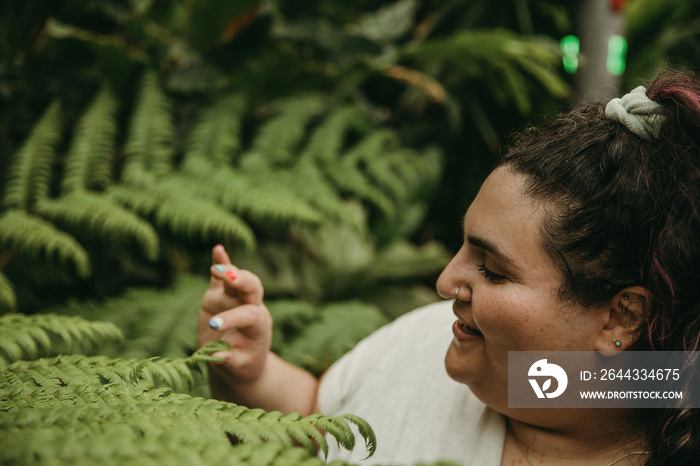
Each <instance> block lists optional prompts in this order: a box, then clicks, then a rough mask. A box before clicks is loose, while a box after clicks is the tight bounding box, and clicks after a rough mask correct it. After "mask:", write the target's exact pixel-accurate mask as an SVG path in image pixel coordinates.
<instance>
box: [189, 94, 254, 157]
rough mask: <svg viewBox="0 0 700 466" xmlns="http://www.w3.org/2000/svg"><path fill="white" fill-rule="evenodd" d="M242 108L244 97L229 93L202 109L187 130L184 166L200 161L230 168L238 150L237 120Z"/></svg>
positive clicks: (238, 131)
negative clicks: (191, 127)
mask: <svg viewBox="0 0 700 466" xmlns="http://www.w3.org/2000/svg"><path fill="white" fill-rule="evenodd" d="M245 109H246V101H245V97H244V96H243V95H241V94H237V93H236V94H229V95H227V96H225V97H224V98H222V99H219V100H217V101H216V102H215V103H214V104H213V105H211V106H210V107H209V108H207V109H205V110H204V111H203V112H202V114H201V116H200V118H199V121H198V122H197V124H196V125H195V127H194V128H193V129H192V130H191V131H190V134H189V137H188V140H187V150H186V152H185V163H184V165H185V166H186V165H187V163H188V162H189V161H191V160H193V159H204V160H208V161H211V162H212V163H214V164H215V165H218V166H227V165H230V164H231V162H232V160H233V158H234V157H235V156H236V155H237V153H238V151H239V150H240V148H241V140H240V138H241V135H240V132H241V120H242V119H243V112H244V111H245Z"/></svg>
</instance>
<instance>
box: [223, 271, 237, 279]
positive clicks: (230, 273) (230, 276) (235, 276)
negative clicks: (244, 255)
mask: <svg viewBox="0 0 700 466" xmlns="http://www.w3.org/2000/svg"><path fill="white" fill-rule="evenodd" d="M226 275H228V276H229V278H230V279H231V280H235V279H237V278H238V275H236V272H234V271H233V270H229V271H228V272H226Z"/></svg>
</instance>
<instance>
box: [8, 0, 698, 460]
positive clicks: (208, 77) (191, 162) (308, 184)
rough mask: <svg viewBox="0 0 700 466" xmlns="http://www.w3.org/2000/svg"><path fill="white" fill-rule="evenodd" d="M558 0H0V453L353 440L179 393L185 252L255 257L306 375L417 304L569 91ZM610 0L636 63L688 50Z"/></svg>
mask: <svg viewBox="0 0 700 466" xmlns="http://www.w3.org/2000/svg"><path fill="white" fill-rule="evenodd" d="M575 3H576V2H560V1H554V0H532V1H524V0H513V1H511V2H505V3H504V2H488V1H485V0H448V1H445V0H442V1H430V0H424V1H418V0H398V1H381V0H362V1H356V2H352V4H348V2H337V1H330V0H312V1H306V2H292V1H290V0H239V1H236V2H219V1H214V0H160V1H155V0H61V1H55V0H37V1H32V2H25V1H24V0H7V1H4V2H2V3H0V172H1V173H3V174H4V175H5V176H3V177H2V180H1V181H0V193H2V194H1V197H0V201H1V207H0V305H1V306H2V309H3V312H6V313H8V314H7V315H6V316H4V317H0V318H2V319H7V320H5V321H4V322H3V323H2V326H1V327H0V329H1V330H0V331H2V332H4V333H3V334H2V335H1V336H2V338H0V361H1V362H2V366H1V367H0V370H2V371H3V372H2V376H1V377H0V402H2V406H3V407H2V411H3V412H0V415H1V416H0V424H2V431H3V435H2V436H0V438H1V439H2V440H0V442H3V445H2V448H0V451H2V453H0V455H2V462H4V463H12V462H16V461H18V462H21V461H23V458H27V457H28V456H26V455H34V457H35V458H47V459H46V462H48V461H49V460H48V458H53V459H57V461H62V462H65V463H67V462H70V463H76V462H78V463H80V462H86V463H87V462H90V464H93V463H94V462H96V461H100V462H106V461H108V459H109V461H112V462H115V464H118V463H120V462H123V461H126V460H132V459H138V460H139V461H140V462H143V463H149V462H152V463H155V464H161V463H162V461H164V458H167V457H168V455H171V456H169V457H170V458H172V457H173V456H172V455H176V456H177V457H178V458H182V457H187V458H188V462H189V463H192V464H199V463H210V462H212V461H221V460H226V461H230V462H238V463H240V462H245V461H247V462H251V463H254V464H298V463H300V462H302V461H310V462H313V461H314V459H313V458H312V457H311V456H310V455H311V453H310V452H311V448H310V445H311V443H309V442H311V441H314V440H315V441H319V440H318V438H317V436H316V434H315V432H316V430H315V427H313V426H314V425H316V426H319V427H322V428H325V429H326V430H328V431H329V432H331V433H332V434H333V435H334V436H336V438H338V439H339V440H340V441H341V443H342V444H343V445H344V446H346V447H348V448H350V447H351V440H349V439H348V437H347V435H346V428H347V422H351V423H353V422H357V423H360V424H361V426H362V432H363V433H364V434H365V435H366V440H367V441H368V444H369V445H370V448H371V446H372V445H373V443H372V442H373V441H372V438H371V430H370V429H369V427H368V426H364V425H363V424H362V422H361V420H358V419H355V418H352V417H348V418H344V419H323V420H319V419H320V418H313V419H300V418H298V417H294V416H293V415H290V416H281V415H279V414H274V413H270V414H267V413H262V412H258V411H255V410H247V409H246V408H243V407H236V406H234V405H230V404H226V403H221V402H215V401H207V400H205V399H202V398H197V396H205V397H206V396H207V395H208V391H207V388H206V386H205V384H204V378H203V377H202V376H201V374H200V372H199V371H198V369H197V368H198V367H200V365H201V364H202V363H203V362H206V361H207V358H208V356H207V353H206V352H201V351H200V352H197V353H195V348H194V325H195V316H196V312H197V309H198V306H199V301H200V299H201V296H202V294H203V292H204V290H205V288H206V286H207V275H208V267H209V265H210V259H209V251H210V249H211V247H212V246H213V245H214V244H217V243H223V244H225V245H226V247H227V249H228V250H229V252H230V253H231V254H232V256H233V258H234V261H235V262H236V263H237V264H238V265H240V266H242V267H245V268H249V269H251V270H253V271H255V272H256V273H258V274H259V275H260V276H261V277H262V279H263V282H264V283H265V285H266V296H267V298H268V305H269V307H270V310H271V312H272V314H273V316H274V318H275V332H274V338H275V340H274V342H273V347H274V349H275V350H276V351H277V352H278V353H280V354H281V355H282V356H283V357H285V358H286V359H288V360H290V361H292V362H294V363H296V364H299V365H302V366H304V367H306V368H307V369H309V370H311V371H312V372H314V373H321V372H322V371H323V370H324V369H325V368H327V367H328V365H329V364H330V363H331V362H332V361H334V360H335V359H336V358H338V357H339V356H340V355H341V354H343V353H344V352H345V351H347V350H348V349H349V348H351V347H352V346H353V345H354V343H355V342H356V341H358V340H359V339H361V338H362V337H364V336H365V335H367V334H368V333H369V332H371V331H372V330H374V329H376V328H377V327H378V326H380V325H382V324H383V323H385V322H387V321H388V320H390V319H392V318H394V317H396V316H397V315H399V314H401V313H403V312H406V311H408V310H410V309H412V308H414V307H416V306H418V305H421V304H425V303H428V302H431V301H434V300H436V299H437V296H436V295H435V293H434V291H433V284H434V280H435V277H436V276H437V273H438V272H439V271H440V270H441V268H442V267H443V266H444V265H445V263H446V261H447V260H448V259H449V256H450V250H453V249H455V248H456V247H457V246H458V245H459V243H460V242H461V239H460V235H461V233H460V231H459V218H460V217H461V215H462V214H463V211H464V208H465V207H466V205H467V204H468V202H469V200H470V199H471V198H472V197H473V195H474V194H475V192H476V189H477V188H478V186H479V184H480V182H481V180H482V179H483V177H484V176H485V174H486V173H487V171H488V169H489V167H490V166H491V165H492V163H493V162H494V161H495V156H496V155H497V153H498V150H499V147H501V145H502V144H503V143H504V142H506V141H507V138H508V134H509V133H510V132H511V131H513V130H516V129H520V128H522V127H523V126H524V125H525V123H526V122H527V120H528V119H530V118H531V116H532V115H534V114H540V113H552V112H553V111H554V110H555V109H556V108H557V107H558V106H562V105H564V104H565V102H566V99H567V98H568V96H569V95H570V91H569V86H568V84H567V82H568V78H567V77H565V76H564V75H563V73H562V71H561V70H560V65H559V63H560V56H559V51H558V41H559V38H560V37H562V36H563V35H565V34H568V33H571V32H572V31H573V21H572V16H573V11H574V7H575ZM630 3H631V6H630V18H631V19H630V58H631V59H633V61H631V62H630V64H629V69H630V70H635V71H634V74H635V76H637V75H639V76H642V75H644V74H643V73H642V71H641V70H642V69H643V68H644V67H645V66H648V63H650V62H651V61H650V60H652V58H650V57H653V60H656V61H663V60H665V59H667V57H668V56H669V55H674V54H682V55H683V56H684V57H687V58H688V60H689V61H690V62H691V63H692V62H696V63H697V61H696V60H695V54H696V53H697V47H696V46H695V45H693V44H696V37H697V34H696V30H697V27H696V25H695V22H694V20H691V19H689V18H693V17H694V15H693V14H692V13H693V12H694V10H693V8H695V7H694V6H691V4H692V2H679V3H684V4H685V6H684V7H683V8H685V9H684V10H682V11H683V12H684V13H682V14H681V13H680V12H679V11H680V10H678V9H677V8H675V7H672V6H670V5H671V3H672V2H653V1H651V0H649V1H646V0H637V1H636V2H630ZM652 3H653V5H651V4H652ZM644 5H646V7H645V6H644ZM651 6H654V8H653V9H652V8H651ZM652 10H653V11H654V12H656V13H654V14H653V15H652V14H651V13H650V11H652ZM656 17H661V18H666V19H667V20H664V21H663V22H662V23H663V25H664V27H662V28H660V29H658V28H657V26H658V22H656V23H653V24H652V21H651V20H650V18H656ZM679 21H680V23H681V24H682V25H683V27H682V28H681V29H674V28H672V27H671V25H672V24H673V25H676V24H678V23H679ZM652 25H653V27H652ZM674 27H676V26H674ZM13 312H14V314H13ZM58 354H69V355H68V356H60V357H59V356H57V355H58ZM154 357H160V358H161V359H156V360H153V359H152V358H154ZM80 406H82V407H83V408H80V409H78V410H77V411H76V409H77V408H76V407H80ZM91 408H93V409H91ZM68 410H70V413H71V414H68V412H69V411H68ZM232 412H234V413H236V414H235V415H234V416H233V417H234V418H235V419H236V420H237V421H236V422H238V420H240V422H239V423H238V424H236V422H234V421H227V420H226V419H228V418H229V417H231V416H229V414H230V413H232ZM176 416H177V419H179V420H182V419H184V418H186V419H187V420H188V421H187V422H186V423H183V422H178V423H177V424H178V425H180V424H188V426H187V427H188V430H184V429H183V430H181V431H179V432H178V433H177V435H173V436H170V433H171V432H172V425H173V419H175V417H176ZM146 418H147V419H146ZM324 423H325V424H324ZM97 425H100V426H101V427H100V428H99V429H96V427H95V426H97ZM120 426H124V427H120ZM280 426H281V427H280ZM166 427H167V428H166ZM183 427H184V426H183ZM164 432H165V433H164ZM135 433H137V434H135ZM201 433H206V435H207V436H208V437H207V438H208V440H205V439H204V438H203V437H202V435H201ZM5 434H7V435H5ZM290 436H291V437H290ZM38 438H41V439H43V440H42V441H37V440H36V439H38ZM87 438H90V439H91V440H90V441H89V443H90V445H92V446H93V447H94V446H95V445H98V446H99V448H92V449H91V450H90V451H88V450H86V449H85V446H84V445H85V444H86V442H88V441H87V440H86V439H87ZM290 438H294V439H295V440H296V441H297V443H298V445H297V446H293V445H292V444H291V441H290V440H289V439H290ZM309 439H311V440H309ZM262 441H265V442H266V443H265V448H262V447H261V445H260V442H262ZM343 442H345V443H343ZM125 445H129V446H130V447H129V448H126V447H125ZM232 445H233V446H234V448H231V446H232ZM250 445H253V447H254V448H253V449H250V448H249V446H250ZM117 451H120V452H122V453H120V454H122V455H125V456H123V457H121V456H117V455H116V454H115V452H117ZM23 455H24V456H23ZM129 455H130V456H129ZM115 458H118V459H115Z"/></svg>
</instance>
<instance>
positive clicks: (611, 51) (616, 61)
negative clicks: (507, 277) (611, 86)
mask: <svg viewBox="0 0 700 466" xmlns="http://www.w3.org/2000/svg"><path fill="white" fill-rule="evenodd" d="M626 58H627V39H625V38H624V37H622V36H611V37H610V39H609V40H608V61H607V68H608V73H610V74H611V75H613V76H620V75H621V74H622V73H624V71H625V60H626Z"/></svg>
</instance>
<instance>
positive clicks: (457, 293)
mask: <svg viewBox="0 0 700 466" xmlns="http://www.w3.org/2000/svg"><path fill="white" fill-rule="evenodd" d="M455 301H459V287H457V291H455Z"/></svg>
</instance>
